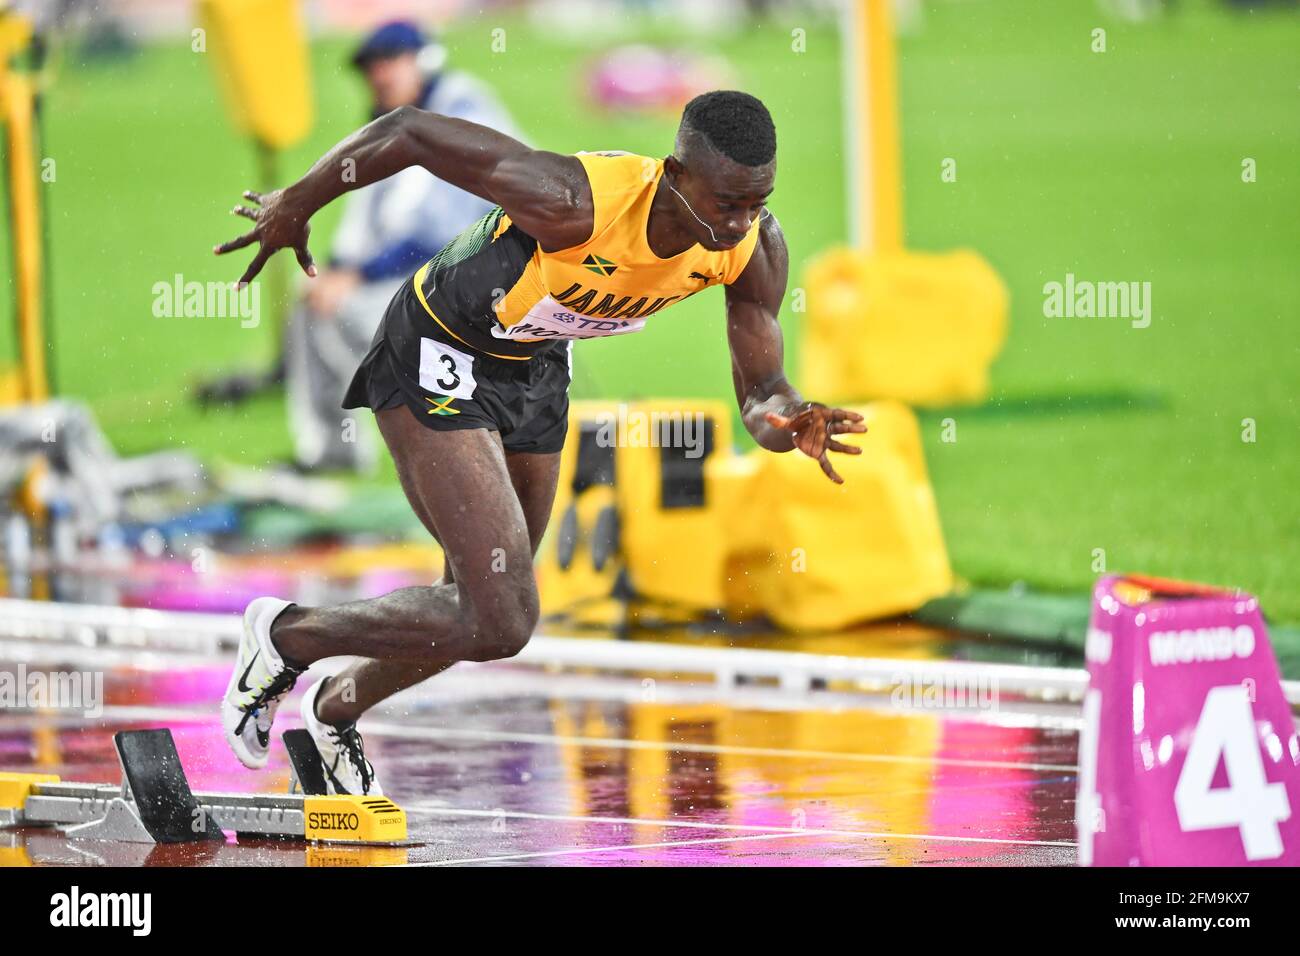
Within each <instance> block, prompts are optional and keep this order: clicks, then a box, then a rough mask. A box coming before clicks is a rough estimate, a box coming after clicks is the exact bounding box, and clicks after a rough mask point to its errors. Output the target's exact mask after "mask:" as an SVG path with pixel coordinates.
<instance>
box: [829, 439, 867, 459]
mask: <svg viewBox="0 0 1300 956" xmlns="http://www.w3.org/2000/svg"><path fill="white" fill-rule="evenodd" d="M826 448H827V450H829V451H838V452H840V453H842V454H845V455H861V454H862V449H861V448H860V447H858V446H857V445H845V444H844V443H843V442H837V441H836V440H835V439H833V438H832V439H831V440H830V441H828V442H827V443H826Z"/></svg>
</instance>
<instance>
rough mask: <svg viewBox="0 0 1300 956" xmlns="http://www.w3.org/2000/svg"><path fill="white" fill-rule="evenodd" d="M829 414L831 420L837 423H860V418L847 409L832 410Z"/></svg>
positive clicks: (857, 414)
mask: <svg viewBox="0 0 1300 956" xmlns="http://www.w3.org/2000/svg"><path fill="white" fill-rule="evenodd" d="M830 412H831V418H832V419H833V420H834V421H837V422H860V421H862V416H861V415H860V414H859V413H858V412H855V411H851V410H849V409H847V408H832V409H831V410H830Z"/></svg>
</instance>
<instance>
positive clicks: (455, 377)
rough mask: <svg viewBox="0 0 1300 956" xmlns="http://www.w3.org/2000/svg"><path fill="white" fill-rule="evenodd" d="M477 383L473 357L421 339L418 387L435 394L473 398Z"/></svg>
mask: <svg viewBox="0 0 1300 956" xmlns="http://www.w3.org/2000/svg"><path fill="white" fill-rule="evenodd" d="M477 384H478V383H477V382H475V381H474V356H472V355H467V354H466V353H464V352H462V351H461V350H460V349H455V348H452V347H451V346H450V345H444V344H443V343H442V342H435V341H434V340H433V339H425V338H422V339H420V388H422V389H424V390H425V391H427V392H435V393H437V394H438V395H451V396H454V397H455V398H472V397H473V396H474V389H475V387H476V386H477Z"/></svg>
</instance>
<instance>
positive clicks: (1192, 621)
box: [1076, 575, 1300, 866]
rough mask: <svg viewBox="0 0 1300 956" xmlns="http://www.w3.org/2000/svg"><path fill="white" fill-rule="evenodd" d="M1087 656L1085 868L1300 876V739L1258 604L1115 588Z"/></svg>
mask: <svg viewBox="0 0 1300 956" xmlns="http://www.w3.org/2000/svg"><path fill="white" fill-rule="evenodd" d="M1084 654H1085V657H1086V659H1087V663H1088V690H1087V693H1086V695H1085V697H1084V703H1083V716H1084V727H1083V732H1082V734H1081V735H1080V739H1079V789H1078V796H1077V799H1076V825H1077V829H1078V835H1079V862H1080V863H1081V864H1082V865H1084V866H1296V865H1300V814H1298V813H1297V809H1300V737H1298V736H1297V734H1296V730H1295V725H1294V723H1293V721H1292V717H1291V709H1290V707H1289V706H1288V705H1287V702H1286V698H1285V697H1284V696H1283V693H1282V687H1281V681H1280V677H1279V673H1278V667H1277V661H1276V659H1275V658H1274V656H1273V649H1272V647H1271V646H1270V645H1269V641H1268V631H1267V629H1266V628H1265V626H1264V620H1263V616H1262V615H1261V613H1260V609H1259V602H1258V601H1257V600H1256V599H1255V598H1254V597H1252V596H1251V595H1249V594H1243V593H1241V592H1235V591H1226V590H1221V589H1218V588H1211V587H1205V586H1201V585H1194V584H1186V583H1183V582H1179V581H1167V580H1161V579H1158V578H1146V577H1139V576H1135V575H1125V576H1109V577H1105V578H1103V579H1102V580H1101V581H1099V582H1098V584H1097V587H1096V589H1095V591H1094V594H1093V607H1092V618H1091V621H1090V623H1089V627H1088V636H1087V641H1086V644H1085V650H1084Z"/></svg>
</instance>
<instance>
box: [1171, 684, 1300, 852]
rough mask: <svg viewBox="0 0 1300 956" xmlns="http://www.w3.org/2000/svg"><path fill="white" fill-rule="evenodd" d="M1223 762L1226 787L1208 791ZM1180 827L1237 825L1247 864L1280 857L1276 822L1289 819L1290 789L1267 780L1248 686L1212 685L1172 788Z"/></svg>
mask: <svg viewBox="0 0 1300 956" xmlns="http://www.w3.org/2000/svg"><path fill="white" fill-rule="evenodd" d="M1220 757H1222V758H1223V765H1224V769H1225V770H1226V771H1227V776H1228V785H1227V786H1226V787H1220V788H1218V789H1213V790H1212V789H1210V784H1211V782H1212V781H1213V779H1214V771H1215V770H1216V769H1217V768H1218V766H1219V758H1220ZM1174 806H1175V807H1176V808H1177V811H1178V824H1179V826H1180V827H1181V828H1182V829H1183V830H1184V831H1192V830H1217V829H1220V828H1223V827H1236V828H1237V829H1239V830H1240V831H1241V842H1242V844H1243V846H1244V847H1245V850H1246V859H1247V860H1271V859H1274V858H1276V857H1279V856H1281V855H1282V834H1281V832H1280V831H1279V829H1278V823H1279V822H1281V821H1282V820H1288V819H1290V817H1291V804H1290V802H1289V801H1288V800H1287V797H1286V786H1285V784H1282V783H1269V782H1268V780H1267V778H1266V777H1265V776H1264V761H1263V758H1262V757H1261V756H1260V750H1259V737H1258V734H1257V732H1256V730H1255V716H1254V714H1253V713H1252V712H1251V709H1250V696H1249V693H1248V691H1247V690H1246V688H1245V687H1243V686H1241V685H1240V684H1231V685H1227V686H1224V687H1213V688H1211V689H1210V692H1209V693H1208V694H1206V695H1205V706H1204V707H1203V708H1202V709H1201V716H1200V718H1199V719H1198V720H1197V722H1196V729H1195V730H1194V731H1193V732H1192V742H1191V746H1189V747H1188V748H1187V759H1186V760H1185V761H1184V762H1183V769H1182V772H1181V773H1180V774H1179V775H1178V785H1177V786H1176V787H1175V788H1174Z"/></svg>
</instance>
